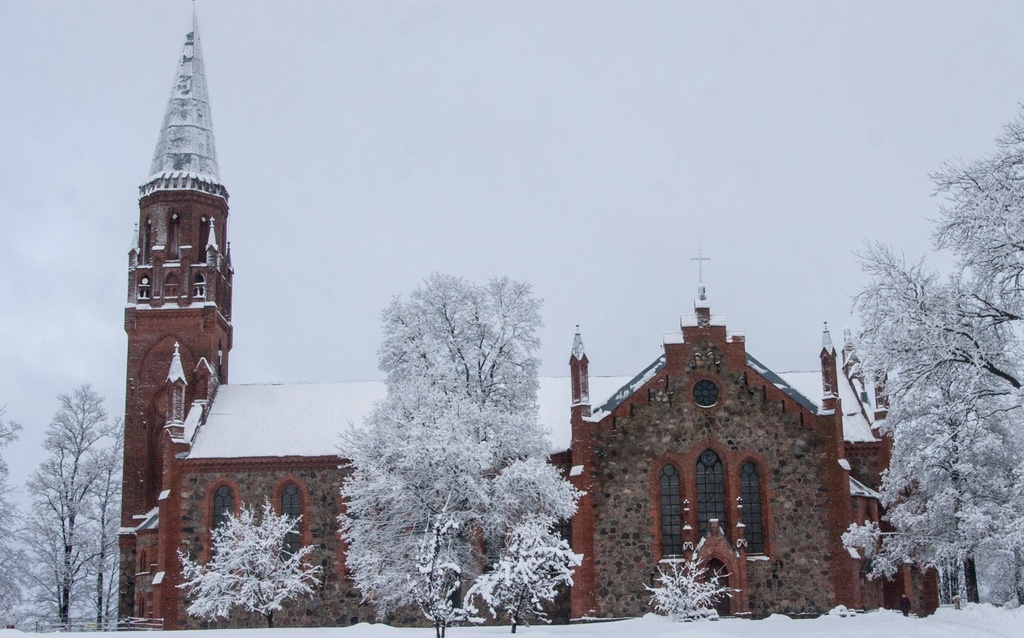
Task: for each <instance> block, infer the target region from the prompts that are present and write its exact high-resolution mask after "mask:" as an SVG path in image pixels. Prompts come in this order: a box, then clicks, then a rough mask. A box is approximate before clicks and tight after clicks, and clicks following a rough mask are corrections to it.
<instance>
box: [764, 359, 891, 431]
mask: <svg viewBox="0 0 1024 638" xmlns="http://www.w3.org/2000/svg"><path fill="white" fill-rule="evenodd" d="M778 376H779V377H780V378H782V379H783V380H784V381H785V382H786V383H787V384H788V385H789V386H790V387H791V388H793V389H794V390H796V391H797V392H799V393H800V394H801V395H802V396H803V397H806V398H807V399H808V400H810V401H811V403H812V404H813V411H814V412H818V413H820V412H821V401H822V394H823V392H824V390H823V389H822V387H821V372H820V371H817V370H815V371H813V372H811V371H794V372H780V373H779V374H778ZM838 376H839V388H838V389H839V399H840V401H841V402H842V406H843V439H845V440H846V441H848V442H850V443H869V442H873V441H877V440H878V437H877V436H875V434H874V432H873V431H872V430H871V427H872V425H873V424H874V408H872V407H871V405H870V400H869V403H867V404H863V403H862V398H861V390H863V388H860V387H859V386H860V382H858V381H852V380H851V379H850V378H849V377H847V376H846V374H844V373H843V371H842V370H839V374H838ZM855 386H856V387H855Z"/></svg>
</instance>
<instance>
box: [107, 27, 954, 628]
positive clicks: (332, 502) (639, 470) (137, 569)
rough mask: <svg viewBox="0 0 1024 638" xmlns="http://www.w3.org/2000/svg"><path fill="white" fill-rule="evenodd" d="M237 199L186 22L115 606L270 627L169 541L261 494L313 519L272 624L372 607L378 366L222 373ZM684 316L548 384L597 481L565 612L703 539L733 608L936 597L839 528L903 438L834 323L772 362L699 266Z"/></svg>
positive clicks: (157, 196) (131, 281)
mask: <svg viewBox="0 0 1024 638" xmlns="http://www.w3.org/2000/svg"><path fill="white" fill-rule="evenodd" d="M229 216H230V215H229V207H228V191H227V189H226V188H225V186H224V185H223V184H222V183H221V181H220V178H219V174H218V167H217V154H216V148H215V144H214V136H213V127H212V121H211V116H210V105H209V101H208V97H207V87H206V78H205V74H204V70H203V59H202V50H201V47H200V41H199V32H198V29H197V28H196V27H195V24H193V30H192V32H191V33H189V34H188V35H187V36H186V39H185V47H184V51H183V53H182V56H181V58H180V64H179V68H178V73H177V76H176V78H175V82H174V85H173V87H172V91H171V96H170V100H169V102H168V105H167V111H166V115H165V116H164V121H163V126H162V127H161V130H160V136H159V140H158V143H157V147H156V152H155V154H154V158H153V163H152V166H151V169H150V175H149V177H148V178H147V179H146V180H145V182H144V183H143V184H142V186H140V189H139V218H138V226H137V228H138V232H137V238H136V242H135V244H134V245H133V246H132V248H131V251H130V253H129V260H128V289H127V304H126V307H125V319H124V321H125V324H124V327H125V331H126V332H127V334H128V361H127V378H126V400H125V419H124V428H125V430H124V434H125V443H124V476H123V496H122V512H121V517H122V518H121V534H120V552H121V576H120V579H121V580H120V601H119V613H120V615H121V616H122V617H123V618H154V619H162V622H163V626H164V627H165V628H166V629H185V628H198V627H208V626H219V627H235V626H260V624H261V623H262V618H261V617H259V618H257V617H251V616H249V615H246V614H244V613H242V612H239V611H236V612H234V613H233V614H232V616H231V618H230V619H229V620H227V621H224V620H220V621H218V622H216V623H212V622H210V621H206V620H202V619H197V618H193V617H191V616H189V615H188V613H187V611H186V608H187V605H188V601H187V600H186V597H185V596H186V594H185V591H184V590H183V589H180V588H179V587H178V585H179V584H181V582H182V570H181V564H180V560H179V558H178V554H179V552H185V553H188V554H190V555H192V556H194V557H199V558H200V559H201V560H208V559H209V558H210V552H211V530H213V529H214V528H215V527H216V526H217V525H218V524H220V523H221V522H223V521H224V520H225V519H226V517H227V516H228V515H229V514H234V513H237V512H238V511H239V510H240V508H241V507H242V506H243V504H244V505H257V506H258V505H260V504H262V502H263V501H264V499H269V501H270V503H271V504H272V505H273V507H274V508H275V509H276V510H277V511H278V512H279V513H281V514H286V515H289V516H295V517H301V519H300V525H299V531H298V533H297V534H295V535H294V536H293V537H290V538H288V539H287V540H286V548H285V549H286V550H288V548H292V549H294V548H296V547H299V546H304V545H313V546H315V551H314V553H313V554H312V561H313V562H314V563H315V564H317V565H319V566H321V567H322V572H321V574H320V583H319V585H318V586H317V588H316V593H315V594H314V595H313V596H311V597H309V598H304V599H299V600H295V601H292V602H289V603H287V606H286V608H285V609H283V610H282V611H281V612H279V613H278V614H276V615H275V624H276V625H278V626H328V625H348V624H354V623H357V622H366V621H373V620H375V619H376V613H375V610H374V609H373V607H372V606H371V605H369V604H367V603H364V602H362V597H361V594H360V592H359V591H357V590H356V589H355V587H354V585H353V583H352V580H351V579H350V578H348V577H347V574H346V567H345V552H346V548H345V545H344V542H343V540H342V539H341V538H340V536H339V533H338V521H337V518H338V516H339V514H340V513H341V512H342V510H343V507H344V504H343V503H342V501H341V497H340V494H339V489H340V487H341V484H342V481H343V479H344V476H345V473H346V471H345V470H342V469H340V466H341V465H342V459H341V458H339V454H338V450H337V447H336V446H337V443H338V436H337V435H338V433H339V432H340V431H341V430H342V429H343V428H344V427H345V426H346V424H347V423H355V424H359V423H361V422H362V420H363V417H364V416H365V415H366V414H367V413H368V412H369V411H370V409H371V407H372V405H373V403H374V401H376V400H378V399H381V398H383V397H384V395H385V387H384V384H383V382H351V383H320V384H258V385H231V384H230V383H229V382H228V371H229V360H230V352H231V347H232V330H233V328H232V317H231V301H232V294H233V288H232V286H233V274H234V270H233V267H232V264H231V250H230V243H229V241H228V240H229V228H228V220H229ZM680 323H681V325H680V329H679V330H676V331H673V332H669V333H668V334H666V335H665V336H664V341H663V343H664V347H663V352H662V354H661V355H660V356H659V357H658V358H657V359H655V360H654V361H653V362H652V363H651V364H650V365H649V366H647V367H646V368H645V369H643V370H641V371H640V372H639V373H637V374H636V375H635V376H632V377H629V376H626V377H590V375H589V371H588V366H589V360H588V358H587V355H586V352H585V350H584V346H583V340H582V338H581V336H580V335H579V334H577V335H576V337H575V340H574V341H573V343H572V347H571V352H570V356H569V370H568V372H569V374H568V376H566V377H558V378H544V379H541V380H540V390H539V395H538V397H539V398H538V400H539V404H540V418H541V421H542V425H544V426H545V427H546V428H547V430H548V431H549V432H550V434H551V443H552V450H551V451H552V454H551V462H552V463H554V464H556V465H557V466H558V467H560V468H561V469H562V470H563V471H564V473H565V475H566V476H567V477H568V478H569V480H570V481H572V483H573V484H574V485H575V486H576V487H577V488H578V489H580V490H582V491H584V492H585V496H583V498H582V499H581V501H580V503H579V510H578V512H577V514H576V516H575V517H574V518H573V520H572V521H570V522H568V524H567V525H566V526H565V528H566V529H565V533H566V535H567V536H568V537H570V538H571V542H572V546H573V548H574V550H575V551H576V552H578V553H580V554H582V555H583V562H582V564H581V565H580V567H578V568H577V569H576V572H575V584H574V585H573V586H572V587H571V589H570V591H569V592H568V595H567V596H564V597H563V598H564V599H565V601H564V604H562V605H561V607H560V609H559V610H556V614H555V615H556V616H557V617H559V618H560V619H562V620H576V619H588V618H621V617H630V616H639V615H642V614H644V613H647V612H648V611H650V607H649V597H650V596H649V594H648V592H647V591H646V590H645V586H650V585H652V584H654V579H655V578H656V576H657V574H658V567H659V565H663V564H665V562H666V561H673V560H678V559H681V558H689V557H692V556H697V557H698V558H700V560H701V561H703V562H705V563H706V564H708V565H710V566H711V567H712V568H713V569H714V570H717V571H719V572H720V573H721V575H722V578H724V579H726V580H727V581H728V585H729V586H730V587H732V588H734V589H735V590H736V591H735V592H734V593H733V595H732V597H731V598H727V599H725V600H724V601H722V602H721V603H720V605H719V611H720V613H722V614H726V615H739V616H748V615H749V616H751V617H755V618H757V617H764V616H767V615H769V614H773V613H784V614H792V615H817V614H821V613H824V612H827V611H828V610H829V609H831V608H833V607H835V606H836V605H840V604H842V605H846V606H847V607H851V608H857V609H872V608H877V607H879V606H887V607H897V606H898V600H899V596H900V595H901V594H902V593H904V592H907V593H908V594H910V595H911V598H912V600H914V603H915V604H914V608H915V609H916V610H918V611H919V612H921V613H928V612H930V611H931V610H933V609H934V608H935V606H937V602H938V601H937V588H936V585H935V578H934V574H932V573H919V572H918V571H917V570H916V568H914V567H912V566H909V565H908V566H906V567H905V568H904V569H903V571H902V573H900V574H898V575H897V577H896V578H895V579H894V580H892V581H889V582H885V583H882V582H878V581H869V580H867V578H866V576H865V572H866V570H865V564H864V563H865V561H864V560H863V559H862V558H860V557H859V556H857V555H856V552H852V553H851V552H850V551H848V550H847V549H845V548H844V547H843V545H842V542H841V540H840V536H841V534H842V533H843V532H844V531H845V530H846V528H847V527H848V526H849V525H850V524H851V523H854V522H857V523H862V522H864V521H865V520H873V521H878V520H879V517H880V514H881V512H880V503H879V498H878V494H877V492H876V491H875V489H877V487H878V485H879V483H880V474H881V472H882V471H883V470H884V469H885V468H886V467H887V464H888V455H889V451H890V449H891V448H890V444H889V442H888V441H887V440H886V439H885V437H883V436H882V435H881V434H880V433H879V431H878V428H877V426H878V424H879V422H880V421H881V420H882V419H884V418H885V415H886V406H885V404H884V401H883V400H882V399H881V398H880V397H881V393H880V391H879V389H876V388H874V387H867V386H866V385H865V382H864V380H863V378H862V377H861V376H860V373H859V369H858V366H857V361H856V353H855V351H854V347H853V343H852V341H851V339H850V337H849V335H847V336H846V338H845V339H844V343H843V345H842V347H841V349H840V350H839V351H837V350H836V348H835V347H833V344H832V340H831V337H830V334H829V331H828V330H827V328H826V330H825V331H824V334H823V339H822V344H821V349H820V351H819V352H818V355H819V361H820V369H819V370H815V371H813V372H794V373H776V372H773V371H772V370H770V369H769V368H768V367H766V366H765V365H764V364H762V363H761V362H760V361H758V360H757V359H755V358H754V357H753V356H752V355H750V354H749V353H748V352H747V349H746V341H745V339H744V337H743V335H742V334H739V333H735V332H730V331H729V330H727V328H726V326H725V323H724V322H723V321H722V320H721V319H720V318H718V317H716V316H715V315H713V314H712V313H711V308H710V304H709V302H708V300H707V295H706V294H705V291H704V288H703V285H702V286H701V287H700V289H699V291H698V296H697V299H696V301H695V303H694V312H693V313H692V315H690V314H688V315H687V316H684V318H683V320H682V321H681V322H680ZM809 341H810V340H809ZM815 341H816V338H815ZM389 620H390V621H391V622H395V623H407V622H414V621H415V619H413V618H403V617H396V618H391V619H389Z"/></svg>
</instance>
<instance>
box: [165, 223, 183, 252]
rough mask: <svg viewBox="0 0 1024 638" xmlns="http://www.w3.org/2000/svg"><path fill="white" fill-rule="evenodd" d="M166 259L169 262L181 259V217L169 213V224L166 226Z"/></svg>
mask: <svg viewBox="0 0 1024 638" xmlns="http://www.w3.org/2000/svg"><path fill="white" fill-rule="evenodd" d="M167 258H168V259H169V260H171V261H176V260H178V259H181V217H180V216H179V215H178V213H171V222H170V223H169V224H168V225H167Z"/></svg>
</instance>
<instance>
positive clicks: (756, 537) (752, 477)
mask: <svg viewBox="0 0 1024 638" xmlns="http://www.w3.org/2000/svg"><path fill="white" fill-rule="evenodd" d="M740 496H742V497H743V524H744V525H745V526H746V528H745V529H744V530H743V531H744V534H745V535H746V538H747V551H748V552H750V553H751V554H763V553H764V519H763V518H762V515H761V474H760V473H759V472H758V471H757V466H756V465H754V464H753V463H750V462H748V463H744V464H743V467H742V468H741V469H740Z"/></svg>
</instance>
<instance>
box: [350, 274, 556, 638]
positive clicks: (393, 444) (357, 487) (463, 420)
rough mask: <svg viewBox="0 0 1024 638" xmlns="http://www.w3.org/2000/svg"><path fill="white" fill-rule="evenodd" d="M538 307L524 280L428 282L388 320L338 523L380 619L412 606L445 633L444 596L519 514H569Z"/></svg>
mask: <svg viewBox="0 0 1024 638" xmlns="http://www.w3.org/2000/svg"><path fill="white" fill-rule="evenodd" d="M538 309H539V302H538V301H537V300H535V299H534V298H533V296H532V295H531V294H530V288H529V286H527V285H525V284H521V283H517V282H513V281H510V280H508V279H496V280H493V281H491V282H490V283H488V284H486V285H474V284H471V283H468V282H466V281H464V280H462V279H458V278H455V277H450V276H445V275H433V276H431V277H430V278H428V279H427V281H426V282H425V283H424V284H423V285H422V286H421V287H420V288H418V289H417V290H415V291H414V292H413V293H412V295H411V296H410V298H409V300H408V301H402V300H400V299H396V300H395V301H394V302H392V304H391V305H390V306H389V307H388V308H387V309H386V310H385V311H384V340H383V343H382V345H381V347H380V351H379V354H380V366H381V369H382V370H383V371H384V372H385V373H387V390H388V391H387V396H386V398H385V399H383V400H382V401H381V402H380V403H379V404H378V405H376V406H375V407H374V409H373V410H372V411H371V413H370V415H369V417H368V418H367V420H366V423H365V424H364V427H362V428H360V429H354V430H353V431H352V432H350V433H349V434H348V435H347V437H346V438H345V440H344V441H343V443H342V454H343V455H344V456H345V457H347V458H348V459H349V461H350V467H351V468H352V474H351V475H350V477H349V478H348V480H346V482H345V484H344V486H343V488H342V495H343V497H344V498H345V500H346V513H345V514H344V515H343V516H342V519H341V522H342V530H343V533H344V535H345V539H346V541H347V542H348V544H349V550H348V553H347V562H348V566H349V568H350V570H351V573H352V576H353V578H354V580H355V583H356V585H357V586H358V587H359V589H360V590H361V591H362V592H363V595H364V597H365V598H366V599H367V600H370V601H372V602H373V603H374V604H375V605H376V607H377V610H378V613H379V614H380V615H381V616H385V615H387V614H389V613H392V612H394V611H395V610H397V609H399V608H402V607H406V606H415V607H418V608H419V609H420V610H421V611H422V612H423V613H424V615H425V617H427V618H428V619H430V620H431V622H432V623H433V624H434V626H435V628H436V630H437V634H438V635H439V636H440V635H442V633H443V632H444V629H445V627H446V626H448V624H450V623H451V622H452V621H453V620H455V619H456V618H457V614H455V613H454V612H453V613H452V614H449V613H447V612H445V611H444V605H445V604H446V603H445V602H444V601H446V600H449V599H450V598H451V597H452V596H448V595H447V594H446V593H445V592H447V591H449V590H451V591H452V592H455V593H458V592H459V591H460V589H462V588H463V586H466V587H468V585H469V584H471V583H472V582H473V580H474V579H475V578H476V576H477V575H478V574H479V571H480V566H481V565H484V564H485V562H486V559H485V556H486V555H488V554H491V555H497V552H498V550H499V549H500V547H501V546H502V543H503V542H504V539H505V538H506V536H507V535H508V534H509V533H510V532H511V531H512V529H514V527H515V526H516V525H517V524H518V523H519V522H520V521H521V520H522V518H523V517H524V516H525V515H526V514H527V513H532V514H539V515H546V516H550V517H552V518H555V519H558V518H568V517H570V516H571V515H572V514H573V512H574V511H575V508H576V505H575V501H576V493H575V491H574V490H573V488H572V487H571V486H570V485H569V483H568V482H567V481H565V480H563V479H562V478H561V477H560V476H559V474H558V472H557V471H556V470H555V468H553V467H552V466H550V465H549V464H548V463H546V462H545V458H546V452H547V445H546V442H545V438H544V435H543V433H542V430H541V428H540V425H539V422H538V419H537V365H538V363H537V360H536V358H535V357H534V356H533V353H534V351H535V350H536V349H537V347H538V345H539V344H538V341H537V338H536V336H535V335H534V332H535V331H536V329H537V327H538V326H539V325H540V315H539V312H538ZM442 530H443V534H441V531H442ZM440 541H443V542H440ZM424 548H434V549H435V550H436V551H438V552H442V550H443V552H442V553H443V559H442V558H440V556H441V554H438V556H436V557H435V556H434V555H432V554H431V555H430V556H428V558H430V560H427V559H426V558H425V556H426V555H425V554H424ZM428 554H429V552H428ZM435 559H436V560H435ZM424 561H426V562H424ZM425 564H428V565H431V567H430V569H427V570H426V571H424V565H425ZM440 567H443V569H441V568H440ZM455 575H457V576H458V583H457V586H455V588H454V589H451V587H452V586H454V585H455ZM424 578H426V579H428V580H429V581H430V582H429V584H426V585H425V584H423V579H424ZM453 595H454V594H453ZM437 610H441V611H437ZM460 613H461V612H460Z"/></svg>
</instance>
